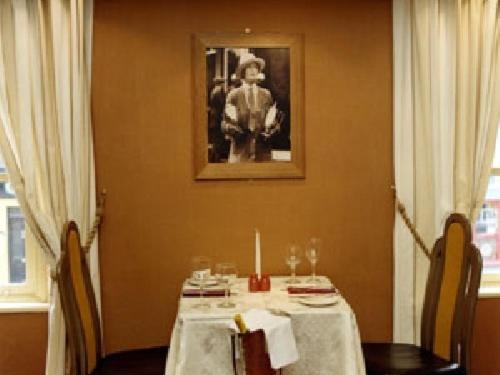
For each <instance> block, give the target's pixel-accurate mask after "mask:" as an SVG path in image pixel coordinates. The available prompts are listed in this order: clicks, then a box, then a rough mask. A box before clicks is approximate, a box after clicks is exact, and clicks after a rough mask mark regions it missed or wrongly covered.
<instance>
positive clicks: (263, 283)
mask: <svg viewBox="0 0 500 375" xmlns="http://www.w3.org/2000/svg"><path fill="white" fill-rule="evenodd" d="M259 289H260V291H261V292H269V291H270V290H271V278H270V277H269V275H262V277H261V278H260V288H259Z"/></svg>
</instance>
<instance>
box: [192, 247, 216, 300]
mask: <svg viewBox="0 0 500 375" xmlns="http://www.w3.org/2000/svg"><path fill="white" fill-rule="evenodd" d="M211 264H212V262H211V260H210V258H208V257H206V256H195V257H193V259H192V260H191V266H192V268H191V270H192V276H191V277H192V281H193V282H194V283H196V284H197V285H198V286H199V287H200V302H199V303H198V304H196V305H194V307H199V308H208V307H210V303H208V301H205V300H204V299H203V295H204V293H205V285H206V284H207V283H208V281H209V279H210V273H211Z"/></svg>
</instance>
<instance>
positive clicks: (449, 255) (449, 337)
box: [363, 214, 482, 375]
mask: <svg viewBox="0 0 500 375" xmlns="http://www.w3.org/2000/svg"><path fill="white" fill-rule="evenodd" d="M430 262H431V263H430V270H429V276H428V279H427V286H426V291H425V297H424V306H423V313H422V326H421V346H420V347H418V346H415V345H410V344H389V343H382V344H381V343H364V344H363V352H364V356H365V364H366V369H367V373H368V375H377V374H388V375H391V374H406V375H417V374H426V375H432V374H454V375H455V374H470V343H471V335H472V326H473V320H474V311H475V307H476V301H477V294H478V289H479V283H480V278H481V270H482V258H481V254H480V253H479V250H478V249H477V248H476V246H474V245H473V244H472V242H471V229H470V224H469V222H468V220H467V219H466V218H465V217H464V216H463V215H460V214H452V215H450V217H449V218H448V219H447V221H446V225H445V229H444V234H443V236H442V237H441V238H439V239H438V240H437V241H436V243H435V244H434V248H433V250H432V255H431V260H430Z"/></svg>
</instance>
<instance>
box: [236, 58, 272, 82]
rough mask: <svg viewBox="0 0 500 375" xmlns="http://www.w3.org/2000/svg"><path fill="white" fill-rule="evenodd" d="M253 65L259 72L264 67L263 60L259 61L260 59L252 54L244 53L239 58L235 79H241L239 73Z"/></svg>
mask: <svg viewBox="0 0 500 375" xmlns="http://www.w3.org/2000/svg"><path fill="white" fill-rule="evenodd" d="M252 63H255V64H257V66H258V67H259V71H261V72H262V70H263V69H264V67H265V66H266V62H265V61H264V59H261V58H260V57H256V56H255V55H254V54H253V53H245V54H242V55H241V56H240V61H239V64H238V67H237V68H236V77H237V78H243V77H242V76H241V72H243V71H244V70H245V68H246V67H247V66H248V65H250V64H252Z"/></svg>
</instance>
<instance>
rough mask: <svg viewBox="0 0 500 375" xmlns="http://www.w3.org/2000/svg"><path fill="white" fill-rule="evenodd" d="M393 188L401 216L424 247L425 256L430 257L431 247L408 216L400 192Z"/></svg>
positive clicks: (418, 242) (419, 243) (417, 241)
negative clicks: (400, 198) (399, 195)
mask: <svg viewBox="0 0 500 375" xmlns="http://www.w3.org/2000/svg"><path fill="white" fill-rule="evenodd" d="M393 190H394V197H395V199H396V208H397V210H398V212H399V214H400V215H401V218H402V219H403V221H404V223H405V225H406V226H407V228H408V229H409V230H410V232H411V234H412V236H413V239H414V240H415V242H416V243H417V245H418V246H419V247H420V248H421V249H422V251H423V252H424V254H425V256H426V257H427V258H429V259H430V257H431V252H430V250H429V248H428V247H427V246H426V245H425V243H424V240H423V239H422V237H421V236H420V234H418V232H417V228H415V225H414V224H413V223H412V221H411V219H410V218H409V217H408V214H407V213H406V207H405V205H404V204H403V203H401V201H400V200H399V198H398V194H397V192H396V188H395V187H393Z"/></svg>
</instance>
